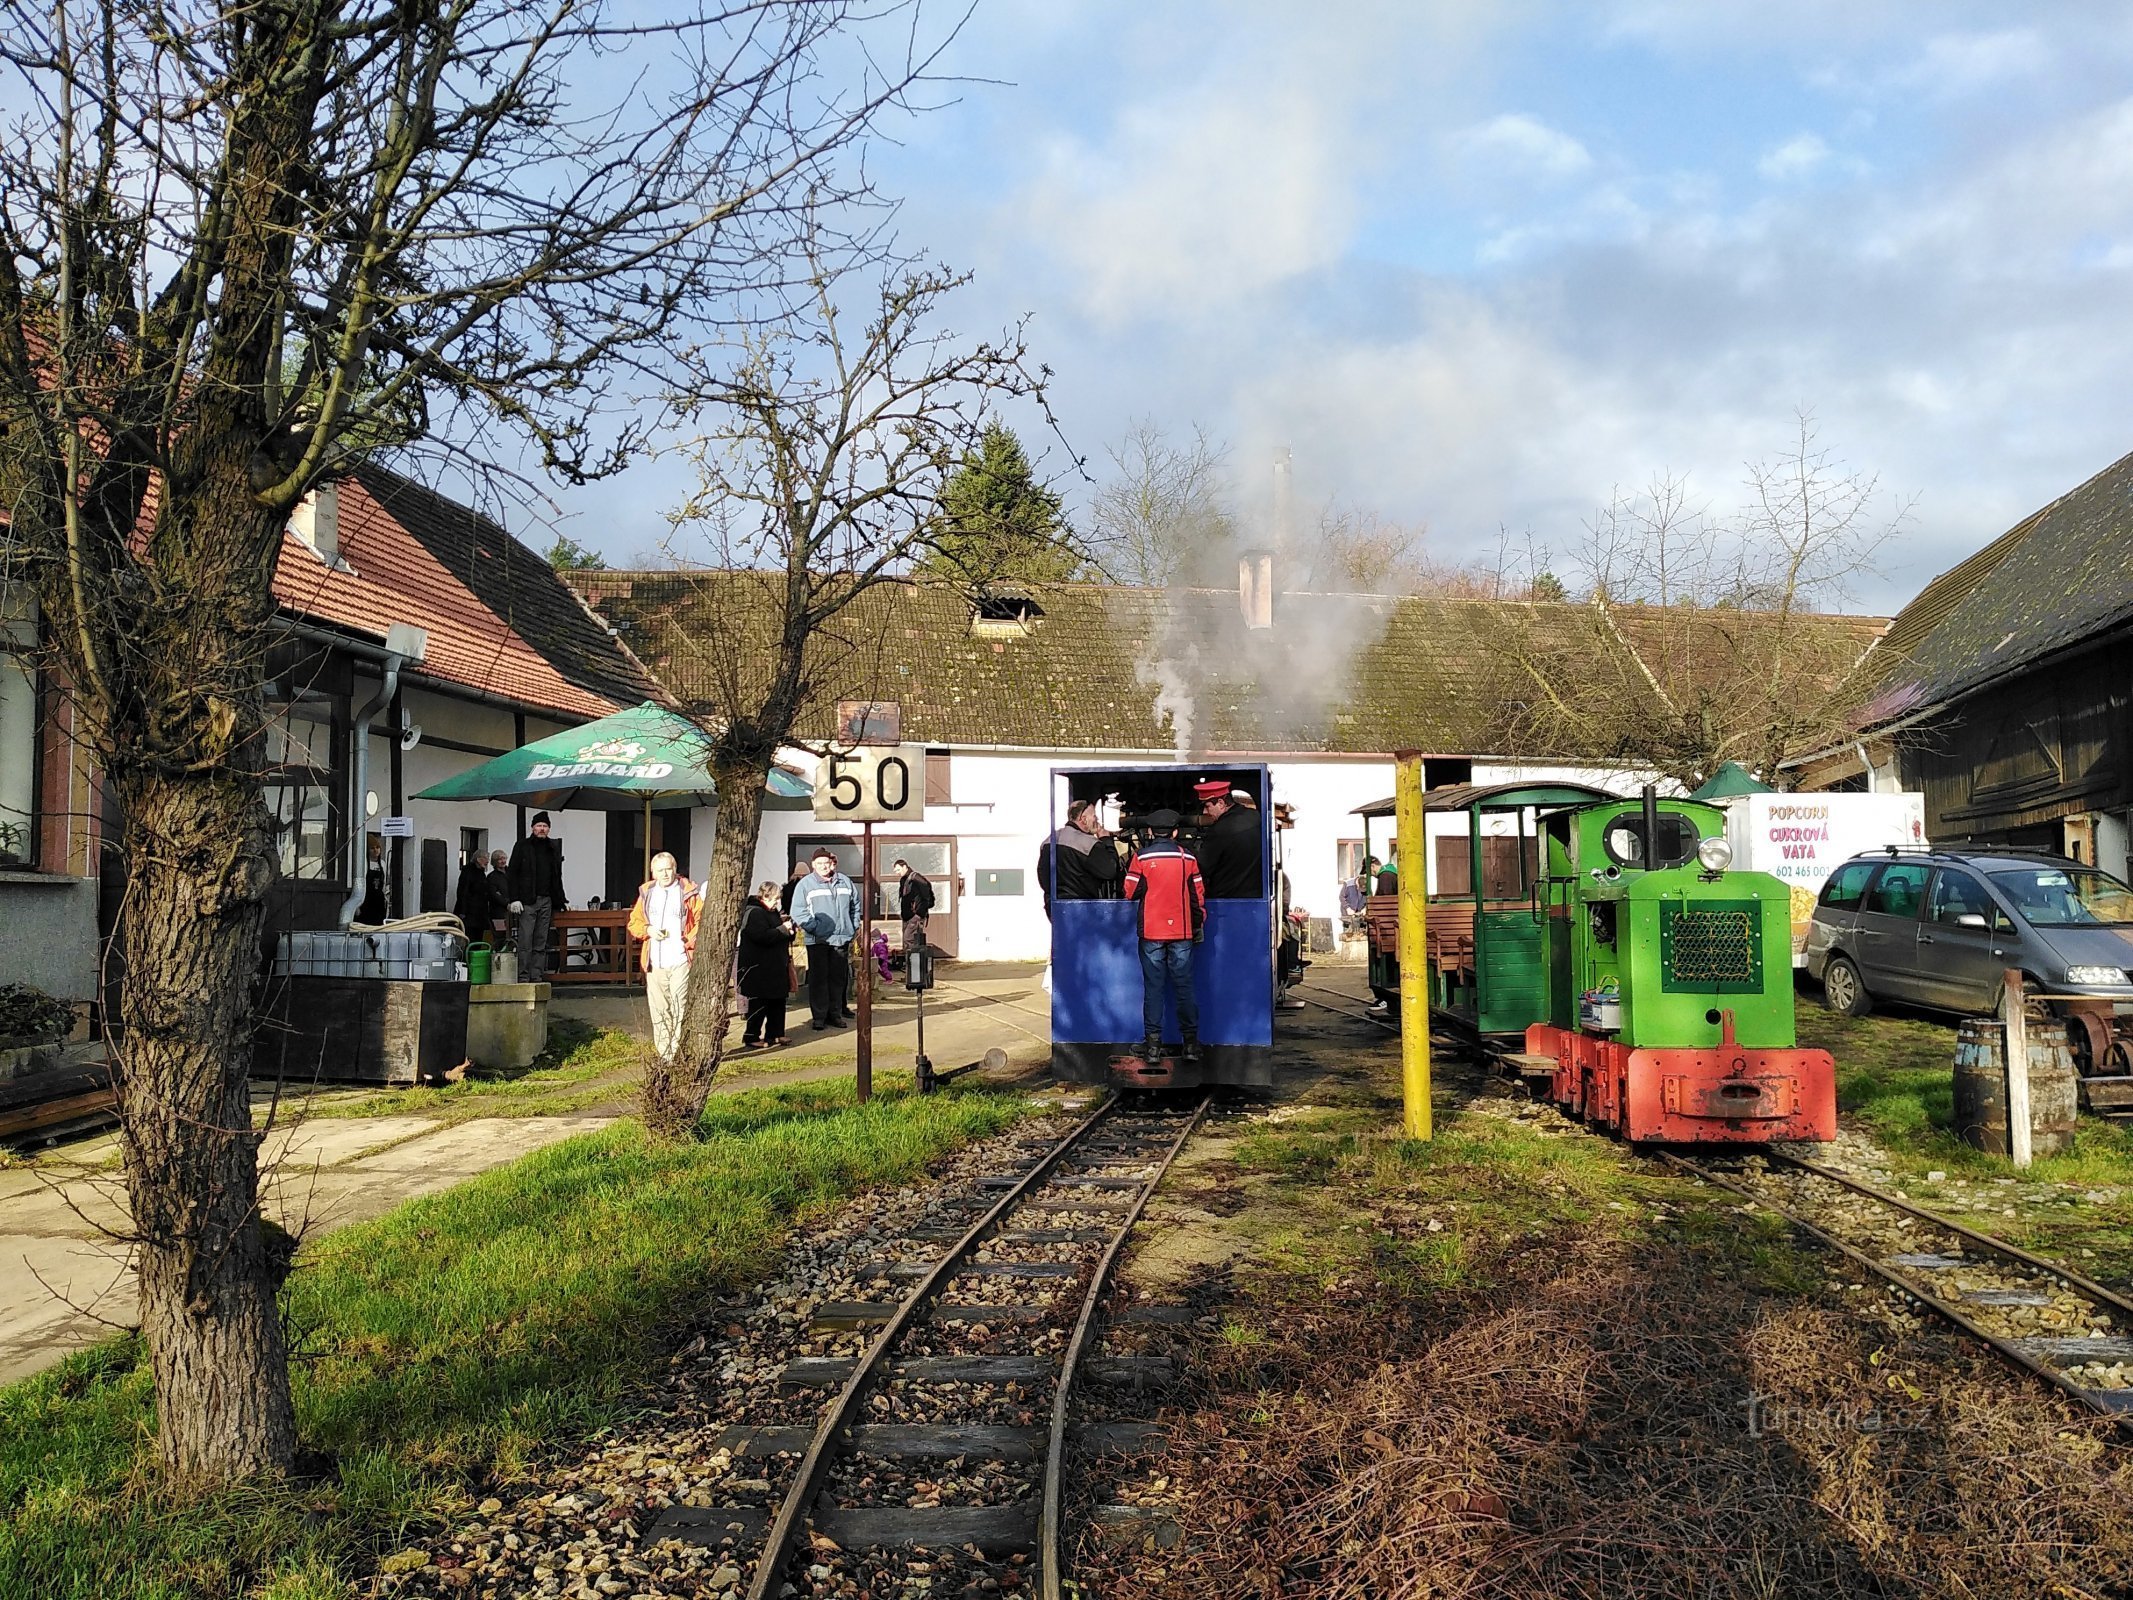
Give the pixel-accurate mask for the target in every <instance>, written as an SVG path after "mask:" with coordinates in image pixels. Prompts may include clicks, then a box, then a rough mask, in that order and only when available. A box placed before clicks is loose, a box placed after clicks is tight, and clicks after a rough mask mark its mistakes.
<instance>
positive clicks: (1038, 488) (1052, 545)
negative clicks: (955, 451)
mask: <svg viewBox="0 0 2133 1600" xmlns="http://www.w3.org/2000/svg"><path fill="white" fill-rule="evenodd" d="M926 547H927V548H926V553H925V555H924V556H923V557H922V558H921V559H920V562H919V570H920V571H921V572H923V573H926V574H929V575H931V576H935V577H942V578H948V579H951V580H953V581H954V582H957V583H964V584H981V583H1001V582H1007V583H1026V584H1047V583H1063V582H1065V581H1066V580H1067V579H1069V578H1071V577H1073V576H1074V575H1075V574H1076V573H1077V572H1078V571H1079V570H1080V569H1081V553H1080V551H1079V550H1078V549H1077V548H1076V546H1075V544H1074V540H1073V534H1072V531H1071V530H1070V529H1069V528H1068V527H1067V524H1066V519H1065V517H1064V515H1062V513H1061V509H1060V498H1059V496H1058V494H1057V493H1055V492H1054V491H1053V490H1051V489H1048V488H1046V487H1045V486H1044V485H1043V484H1041V483H1039V482H1038V481H1037V479H1036V476H1035V474H1034V473H1033V472H1032V471H1031V469H1030V461H1029V457H1028V455H1027V454H1025V453H1024V451H1023V449H1022V441H1021V440H1019V439H1017V438H1016V437H1015V433H1014V430H1013V429H1012V428H1010V427H1008V426H1007V425H1006V424H1005V423H1001V422H992V423H988V424H986V427H985V431H984V433H982V434H981V435H980V436H979V438H978V444H977V448H976V449H974V450H971V451H968V452H967V453H966V454H965V455H964V457H963V460H962V463H961V464H960V465H959V466H958V467H957V468H956V469H955V471H954V472H952V473H951V474H949V477H948V481H947V482H946V483H945V484H943V485H942V488H941V498H940V504H939V507H938V509H937V510H936V511H935V512H934V514H933V519H932V522H931V523H930V525H929V526H928V529H927V533H926Z"/></svg>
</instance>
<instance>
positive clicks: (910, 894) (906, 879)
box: [890, 856, 933, 952]
mask: <svg viewBox="0 0 2133 1600" xmlns="http://www.w3.org/2000/svg"><path fill="white" fill-rule="evenodd" d="M890 870H891V871H892V872H894V873H895V874H896V914H897V915H898V916H899V917H901V918H903V924H904V949H905V950H906V951H907V952H908V951H912V950H923V949H925V948H926V939H927V925H928V919H929V918H931V916H932V914H933V880H932V879H931V878H929V877H927V876H926V875H925V874H924V873H923V872H921V871H919V870H918V868H916V867H914V866H912V865H911V863H910V862H908V861H906V860H904V859H903V858H902V857H901V856H899V857H897V859H896V864H895V866H893V867H892V868H891V869H890Z"/></svg>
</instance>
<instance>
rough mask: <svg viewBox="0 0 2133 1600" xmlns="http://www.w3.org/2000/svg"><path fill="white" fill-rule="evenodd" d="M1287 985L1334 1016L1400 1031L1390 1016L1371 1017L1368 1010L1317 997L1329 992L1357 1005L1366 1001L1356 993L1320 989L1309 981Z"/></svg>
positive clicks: (1395, 1031)
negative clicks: (1355, 1002)
mask: <svg viewBox="0 0 2133 1600" xmlns="http://www.w3.org/2000/svg"><path fill="white" fill-rule="evenodd" d="M1289 987H1290V988H1292V989H1294V990H1296V991H1297V992H1299V993H1301V994H1302V995H1303V997H1304V999H1305V1000H1307V1001H1309V1002H1310V1003H1311V1004H1312V1005H1314V1006H1320V1007H1323V1008H1324V1009H1325V1010H1327V1011H1331V1012H1333V1013H1334V1014H1335V1015H1336V1016H1343V1017H1353V1018H1354V1019H1355V1020H1356V1021H1358V1022H1374V1023H1376V1024H1377V1025H1378V1026H1379V1027H1381V1028H1387V1029H1390V1030H1391V1031H1392V1032H1394V1033H1398V1032H1399V1031H1400V1025H1399V1024H1398V1023H1397V1022H1394V1021H1393V1020H1392V1019H1391V1018H1390V1017H1373V1016H1372V1015H1371V1014H1370V1013H1369V1012H1368V1011H1364V1010H1350V1009H1349V1008H1348V1007H1347V1006H1337V1005H1334V1004H1332V1002H1330V1001H1327V1000H1321V999H1320V998H1319V996H1320V995H1326V994H1330V995H1332V996H1334V997H1335V998H1336V999H1340V1000H1355V1001H1357V1003H1358V1005H1363V1004H1367V1003H1368V1002H1365V1001H1362V1000H1360V998H1359V997H1358V996H1356V995H1352V994H1343V993H1341V991H1340V990H1338V989H1321V988H1319V987H1318V986H1317V985H1316V984H1310V983H1295V984H1291V985H1290V986H1289Z"/></svg>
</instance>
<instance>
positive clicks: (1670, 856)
mask: <svg viewBox="0 0 2133 1600" xmlns="http://www.w3.org/2000/svg"><path fill="white" fill-rule="evenodd" d="M1425 806H1426V808H1427V809H1426V812H1425V814H1426V815H1427V814H1436V813H1443V812H1447V811H1464V812H1465V813H1466V816H1467V835H1466V837H1465V838H1464V839H1455V838H1449V837H1447V838H1442V839H1439V840H1438V841H1437V843H1438V847H1439V848H1438V851H1437V853H1436V854H1435V855H1434V856H1433V857H1432V861H1433V864H1434V866H1435V868H1436V871H1435V873H1434V875H1433V878H1432V882H1431V885H1430V887H1431V891H1432V892H1431V894H1430V899H1429V917H1428V921H1429V935H1428V941H1427V943H1428V958H1429V968H1430V984H1429V988H1430V997H1431V1006H1432V1011H1433V1014H1434V1016H1435V1017H1436V1018H1437V1019H1438V1020H1441V1021H1443V1022H1446V1023H1449V1024H1451V1025H1452V1026H1453V1027H1455V1028H1456V1029H1458V1030H1459V1031H1462V1032H1465V1033H1467V1034H1469V1035H1470V1036H1473V1037H1475V1038H1476V1039H1477V1041H1478V1042H1479V1043H1481V1044H1482V1045H1483V1046H1484V1047H1485V1048H1487V1049H1488V1050H1489V1051H1490V1052H1491V1053H1492V1054H1494V1055H1495V1056H1496V1057H1497V1058H1498V1059H1499V1060H1501V1061H1502V1062H1503V1063H1504V1064H1505V1065H1506V1066H1509V1067H1512V1068H1515V1069H1516V1070H1518V1071H1520V1072H1521V1073H1523V1074H1525V1075H1526V1076H1527V1077H1528V1078H1529V1080H1531V1081H1533V1082H1534V1087H1535V1089H1536V1092H1539V1093H1542V1094H1545V1095H1546V1096H1547V1097H1548V1098H1550V1099H1552V1100H1554V1101H1556V1102H1557V1103H1558V1104H1560V1105H1562V1106H1564V1107H1565V1108H1566V1109H1568V1110H1570V1111H1573V1112H1575V1113H1576V1114H1578V1115H1580V1116H1582V1117H1583V1118H1585V1119H1586V1120H1587V1121H1588V1122H1590V1123H1592V1124H1593V1125H1594V1126H1596V1127H1601V1128H1605V1129H1608V1130H1611V1131H1614V1132H1617V1133H1620V1134H1621V1135H1622V1136H1623V1137H1625V1138H1627V1139H1631V1140H1634V1141H1638V1142H1645V1141H1651V1142H1661V1143H1674V1144H1757V1143H1768V1142H1772V1141H1775V1140H1790V1139H1830V1138H1834V1137H1835V1135H1836V1122H1837V1110H1836V1067H1835V1063H1834V1062H1833V1061H1832V1060H1831V1059H1830V1057H1829V1054H1828V1052H1827V1051H1823V1050H1803V1049H1800V1048H1799V1047H1798V1046H1797V1045H1796V1043H1795V1039H1794V1032H1793V999H1792V943H1791V939H1792V931H1791V904H1790V891H1789V890H1788V889H1787V888H1786V886H1785V885H1784V884H1783V883H1781V882H1779V881H1778V880H1777V879H1776V878H1774V877H1771V876H1770V875H1769V874H1768V873H1761V872H1736V871H1734V870H1732V867H1731V851H1730V849H1729V848H1728V847H1727V845H1726V841H1725V837H1724V829H1725V816H1724V813H1723V812H1721V811H1719V810H1718V809H1717V808H1716V807H1714V806H1708V805H1704V804H1701V803H1700V802H1697V801H1691V800H1673V799H1660V798H1658V797H1657V796H1656V795H1654V794H1653V793H1652V792H1650V791H1649V790H1647V791H1646V792H1645V794H1644V795H1643V797H1642V798H1641V799H1636V800H1632V799H1625V798H1623V797H1621V796H1618V795H1611V794H1609V793H1607V792H1606V791H1605V790H1601V789H1593V788H1589V787H1587V786H1585V785H1581V784H1555V783H1547V784H1533V783H1528V784H1496V785H1485V786H1476V785H1464V786H1461V787H1459V788H1457V789H1448V790H1436V791H1432V792H1431V793H1430V794H1429V795H1428V796H1426V797H1425ZM1390 809H1391V807H1390V802H1383V803H1380V804H1379V805H1373V806H1366V807H1363V808H1361V812H1360V814H1361V815H1363V817H1364V819H1365V823H1364V826H1365V839H1366V848H1367V841H1368V838H1369V825H1370V822H1371V821H1372V820H1374V819H1377V818H1381V817H1385V816H1388V815H1389V814H1390ZM1462 853H1463V855H1464V858H1465V860H1464V867H1465V871H1464V872H1463V873H1462V872H1460V871H1458V870H1457V868H1458V866H1459V865H1460V864H1461V862H1460V857H1461V854H1462ZM1387 887H1390V886H1389V885H1388V886H1387ZM1368 929H1369V943H1370V950H1371V987H1372V988H1373V990H1375V991H1376V992H1377V993H1378V994H1379V995H1380V996H1381V998H1389V999H1392V1000H1393V1001H1394V1002H1395V1003H1396V1001H1397V996H1398V993H1399V968H1398V942H1397V941H1398V911H1397V900H1396V898H1395V897H1394V896H1393V895H1390V894H1381V895H1378V896H1375V897H1373V899H1372V901H1371V904H1370V908H1369V918H1368Z"/></svg>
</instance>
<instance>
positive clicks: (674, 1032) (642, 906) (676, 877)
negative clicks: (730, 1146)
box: [630, 850, 704, 1059]
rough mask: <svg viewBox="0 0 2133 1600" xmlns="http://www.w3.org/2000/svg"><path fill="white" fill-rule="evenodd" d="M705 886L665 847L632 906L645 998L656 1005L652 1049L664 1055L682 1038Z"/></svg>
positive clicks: (632, 935) (653, 1005) (656, 857)
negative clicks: (678, 867) (687, 873)
mask: <svg viewBox="0 0 2133 1600" xmlns="http://www.w3.org/2000/svg"><path fill="white" fill-rule="evenodd" d="M703 909H704V896H703V891H702V890H701V889H699V888H697V886H696V885H695V884H693V883H691V882H690V881H689V880H688V879H687V878H684V877H682V876H681V875H680V874H679V873H678V872H677V871H676V870H675V866H674V858H673V857H672V856H670V855H668V854H667V852H666V851H664V850H662V851H660V852H659V854H658V855H656V856H654V857H652V880H651V882H649V883H647V884H645V885H644V886H643V887H641V888H640V889H638V891H637V903H636V904H635V905H633V906H631V907H630V937H631V938H632V939H635V940H637V941H638V942H639V943H640V944H642V945H643V946H644V949H643V952H642V960H643V966H644V992H645V999H646V1001H647V1002H649V1004H650V1005H651V1008H652V1048H653V1049H654V1050H656V1051H658V1052H659V1054H660V1056H661V1058H662V1059H664V1058H666V1057H669V1056H671V1055H673V1053H674V1046H675V1045H676V1044H678V1043H680V1041H681V1015H682V1008H683V1006H684V1005H685V1004H686V1003H687V1001H688V995H689V958H690V957H691V956H693V955H695V954H696V922H697V918H698V917H700V916H701V915H702V914H703Z"/></svg>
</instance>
